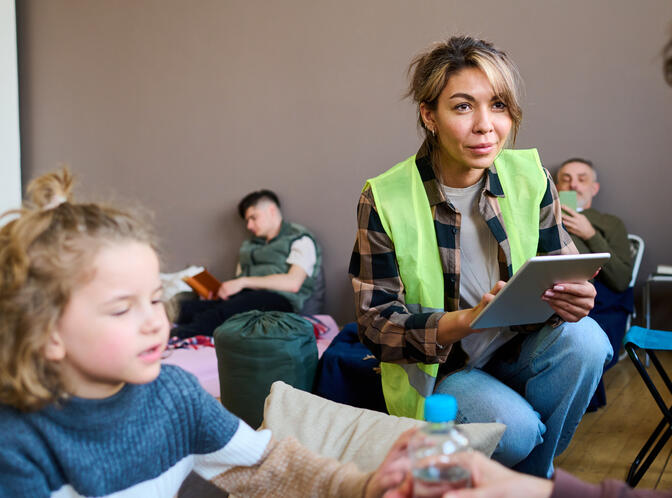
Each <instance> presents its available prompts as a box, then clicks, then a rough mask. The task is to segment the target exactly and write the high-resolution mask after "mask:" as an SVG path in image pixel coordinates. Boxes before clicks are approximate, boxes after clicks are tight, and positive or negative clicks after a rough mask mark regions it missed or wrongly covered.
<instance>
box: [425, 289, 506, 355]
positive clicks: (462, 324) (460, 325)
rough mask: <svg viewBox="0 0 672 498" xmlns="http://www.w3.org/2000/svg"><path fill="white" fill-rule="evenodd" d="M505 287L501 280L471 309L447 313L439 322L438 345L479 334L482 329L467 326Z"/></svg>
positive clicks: (445, 344)
mask: <svg viewBox="0 0 672 498" xmlns="http://www.w3.org/2000/svg"><path fill="white" fill-rule="evenodd" d="M505 285H506V282H504V281H503V280H500V281H498V282H497V283H496V284H495V286H494V287H493V288H492V289H490V292H487V293H485V294H483V297H481V301H480V302H479V303H478V304H477V305H476V306H474V307H473V308H467V309H465V310H459V311H449V312H447V313H444V315H443V316H442V317H441V319H440V320H439V331H438V338H437V339H438V343H439V344H441V345H442V346H447V345H449V344H453V343H454V342H457V341H459V340H460V339H462V338H463V337H466V336H468V335H469V334H473V333H476V332H479V331H480V330H482V329H472V328H471V327H470V326H469V324H470V323H471V322H473V321H474V319H475V318H476V317H477V316H478V314H479V313H480V312H481V311H483V308H485V307H486V306H487V305H488V303H489V302H490V301H492V300H493V299H494V298H495V296H496V295H497V293H498V292H499V291H500V290H502V288H503V287H504V286H505Z"/></svg>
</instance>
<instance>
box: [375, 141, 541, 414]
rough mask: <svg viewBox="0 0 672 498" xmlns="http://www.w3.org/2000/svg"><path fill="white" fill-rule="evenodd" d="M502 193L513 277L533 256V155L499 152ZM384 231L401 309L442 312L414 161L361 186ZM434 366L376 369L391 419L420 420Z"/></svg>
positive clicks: (432, 236) (430, 226)
mask: <svg viewBox="0 0 672 498" xmlns="http://www.w3.org/2000/svg"><path fill="white" fill-rule="evenodd" d="M495 168H496V169H497V177H498V179H499V181H500V183H501V185H502V189H503V191H504V196H503V197H498V198H497V202H498V204H499V207H500V209H501V212H502V218H503V219H504V226H505V227H506V235H507V240H508V243H509V247H510V251H511V266H512V268H513V272H514V273H515V272H516V271H517V270H518V268H520V267H521V266H522V264H523V263H524V262H525V261H527V260H528V259H529V258H531V257H532V256H535V255H536V253H537V246H538V242H539V205H540V203H541V200H542V198H543V196H544V193H545V192H546V182H547V179H546V174H545V173H544V170H543V168H542V166H541V161H540V160H539V154H538V153H537V150H536V149H528V150H502V151H501V152H500V154H499V156H497V159H495ZM367 187H370V188H371V193H372V194H373V198H374V200H375V203H376V209H377V211H378V214H379V216H380V221H381V222H382V225H383V228H384V230H385V232H386V233H387V235H388V236H389V237H390V239H391V240H392V242H393V243H394V251H395V257H396V260H397V265H398V267H399V274H400V277H401V280H402V282H403V283H404V293H405V296H404V297H405V303H406V307H407V308H408V310H409V311H410V312H411V313H428V312H434V311H444V295H443V269H442V267H441V259H440V257H439V247H438V244H437V241H436V232H435V230H434V219H433V216H432V211H431V207H430V205H429V200H428V199H427V193H426V192H425V188H424V186H423V183H422V179H421V178H420V173H419V172H418V169H417V166H416V164H415V156H412V157H409V158H408V159H406V160H405V161H403V162H401V163H399V164H397V165H396V166H394V167H392V168H391V169H389V170H387V171H386V172H385V173H382V174H381V175H379V176H377V177H375V178H372V179H370V180H368V181H367V182H366V185H365V186H364V188H365V189H366V188H367ZM438 370H439V364H438V363H435V364H424V363H412V364H396V363H385V362H382V363H381V374H382V383H383V394H384V396H385V403H386V405H387V409H388V411H389V412H390V413H391V414H392V415H397V416H403V417H412V418H417V419H422V418H423V415H424V399H425V398H426V397H427V396H429V395H430V394H432V392H433V391H434V385H435V383H436V375H437V372H438Z"/></svg>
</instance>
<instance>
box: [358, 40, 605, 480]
mask: <svg viewBox="0 0 672 498" xmlns="http://www.w3.org/2000/svg"><path fill="white" fill-rule="evenodd" d="M409 74H410V75H411V83H410V89H409V92H408V94H409V96H410V97H411V98H412V99H413V100H414V102H415V103H416V104H417V108H418V123H419V125H420V127H421V129H422V130H423V132H424V135H425V140H424V142H423V144H422V146H421V147H420V150H419V151H418V153H417V154H416V155H415V156H412V157H410V158H408V159H406V160H405V161H402V162H401V163H399V164H397V165H396V166H394V167H393V168H391V169H389V170H387V171H385V172H384V173H382V174H380V175H379V176H377V177H375V178H372V179H370V180H368V181H367V183H366V185H365V187H364V190H363V192H362V195H361V197H360V200H359V206H358V225H359V230H358V234H357V240H356V242H355V248H354V251H353V255H352V260H351V264H350V273H351V276H352V282H353V287H354V291H355V300H356V305H357V320H358V323H359V333H360V338H361V340H362V342H363V343H364V344H366V345H367V346H368V347H369V349H371V351H372V352H373V353H374V354H375V355H376V356H377V357H378V358H379V359H380V360H381V362H382V363H381V373H382V384H383V393H384V395H385V402H386V404H387V408H388V410H389V411H390V413H392V414H394V415H403V416H409V417H415V418H422V415H423V413H422V406H423V403H422V402H423V400H424V398H425V397H426V396H428V395H429V394H431V393H432V392H442V393H450V394H452V395H454V396H455V397H456V398H457V400H458V406H459V413H458V421H459V422H492V421H499V422H503V423H505V424H506V425H507V429H506V431H505V433H504V436H503V438H502V441H501V442H500V444H499V446H498V448H497V450H496V452H495V454H494V455H493V457H494V458H495V459H497V460H498V461H500V462H502V463H504V464H506V465H508V466H511V467H515V468H517V469H519V470H521V471H524V472H528V473H531V474H535V475H539V476H544V477H548V476H550V475H551V473H552V471H553V464H552V462H553V457H554V456H555V455H556V454H558V453H560V452H561V451H562V450H564V449H565V448H566V446H567V444H568V443H569V441H570V439H571V438H572V435H573V434H574V430H575V429H576V426H577V424H578V423H579V420H580V419H581V416H582V415H583V413H584V411H585V408H586V406H587V405H588V402H589V400H590V397H591V396H592V394H593V392H594V390H595V386H596V385H597V382H598V381H599V378H600V376H601V374H602V368H603V366H604V363H605V361H606V360H608V359H609V358H611V356H612V354H613V352H612V349H611V346H610V344H609V341H608V340H607V338H606V335H605V334H604V333H603V332H602V330H601V329H600V328H599V326H598V325H597V324H596V323H595V322H594V321H593V320H592V319H590V318H588V317H587V315H588V312H589V311H590V309H591V308H592V307H593V301H594V296H595V289H594V288H593V286H592V284H591V283H590V282H588V281H583V282H571V283H570V282H567V283H562V284H557V285H555V286H554V287H553V288H552V289H548V290H547V291H546V292H545V293H544V295H543V297H542V299H544V300H545V301H547V302H548V303H549V305H550V306H551V307H552V308H553V309H554V311H555V312H556V313H555V315H554V316H553V317H552V318H551V319H550V320H549V321H547V322H546V323H543V324H533V325H529V326H524V327H502V328H494V329H485V330H474V329H471V328H470V327H469V324H470V323H471V322H472V320H473V319H474V318H475V317H476V315H477V314H478V313H479V311H480V310H481V309H482V308H483V307H484V306H485V305H486V304H487V302H489V301H490V300H491V299H492V298H493V297H494V294H496V293H497V292H498V291H499V289H501V288H502V286H503V285H504V282H503V281H506V280H508V279H509V278H510V277H511V275H512V274H513V273H514V272H515V271H516V270H517V269H518V268H519V267H520V266H521V265H522V264H523V263H524V262H525V261H526V260H527V259H529V258H530V257H531V256H535V255H537V254H571V253H576V252H577V251H576V248H575V247H574V244H573V243H572V240H571V238H570V236H569V234H568V233H567V232H566V231H565V229H564V228H563V226H562V222H561V211H560V202H559V200H558V194H557V191H556V189H555V187H554V185H553V181H552V180H551V177H550V175H549V173H548V171H546V170H545V169H544V168H543V167H542V166H541V162H540V160H539V156H538V154H537V151H536V150H535V149H530V150H509V149H505V148H504V146H505V144H507V143H509V142H513V141H514V140H515V137H516V134H517V131H518V128H519V126H520V122H521V116H522V111H521V107H520V86H521V83H520V77H519V75H518V72H517V69H516V67H515V65H514V64H513V63H512V62H511V61H510V60H509V58H508V57H507V56H506V54H504V53H503V52H501V51H499V50H497V49H496V48H495V47H493V45H491V44H490V43H487V42H484V41H482V40H476V39H473V38H470V37H465V36H462V37H453V38H451V39H449V40H447V41H446V42H443V43H438V44H436V45H435V46H433V47H432V48H430V49H429V50H428V51H427V52H425V53H423V54H421V55H419V56H418V57H417V58H416V59H415V60H414V61H413V62H412V63H411V66H410V69H409Z"/></svg>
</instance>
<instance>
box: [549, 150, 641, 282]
mask: <svg viewBox="0 0 672 498" xmlns="http://www.w3.org/2000/svg"><path fill="white" fill-rule="evenodd" d="M556 185H557V187H558V190H559V191H565V190H574V191H576V201H577V209H576V211H575V210H573V209H572V208H570V207H568V206H563V213H562V222H563V224H564V225H565V228H567V231H568V232H569V233H570V235H571V236H572V240H573V241H574V244H576V248H577V249H578V250H579V252H581V253H589V252H608V253H611V259H610V260H609V262H608V263H607V264H605V265H604V267H603V268H602V271H600V273H599V275H598V276H597V279H596V280H597V281H598V282H601V283H602V284H604V285H606V286H607V287H608V288H609V289H611V290H612V291H614V292H623V291H625V290H626V289H627V288H628V286H629V284H630V278H631V276H632V258H631V255H630V242H629V241H628V232H627V231H626V229H625V225H624V224H623V222H622V221H621V220H620V219H619V218H617V217H616V216H613V215H611V214H605V213H601V212H599V211H597V210H595V209H593V207H592V204H593V197H595V196H596V195H597V193H598V192H599V191H600V184H599V183H598V181H597V172H596V171H595V168H594V166H593V163H592V162H591V161H589V160H587V159H580V158H573V159H568V160H567V161H565V162H564V163H562V166H560V169H559V170H558V172H557V174H556ZM598 292H599V291H598Z"/></svg>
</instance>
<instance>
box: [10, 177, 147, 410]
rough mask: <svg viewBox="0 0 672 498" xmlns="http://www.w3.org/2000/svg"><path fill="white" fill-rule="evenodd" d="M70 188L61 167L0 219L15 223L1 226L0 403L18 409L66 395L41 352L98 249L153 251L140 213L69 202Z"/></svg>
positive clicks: (38, 181) (54, 365) (39, 181)
mask: <svg viewBox="0 0 672 498" xmlns="http://www.w3.org/2000/svg"><path fill="white" fill-rule="evenodd" d="M72 186H73V177H72V175H71V174H70V171H69V170H68V169H67V168H62V169H61V170H59V171H57V172H54V173H48V174H45V175H43V176H41V177H39V178H37V179H35V180H33V181H32V182H31V183H30V184H29V185H28V188H27V194H28V200H26V201H25V202H24V203H23V205H22V207H21V208H20V209H17V210H13V211H9V212H7V213H5V214H4V215H2V216H3V217H4V216H8V215H14V216H16V218H14V219H12V220H11V221H9V222H7V223H6V224H5V225H4V226H2V227H1V228H0V344H2V348H0V403H4V404H7V405H11V406H13V407H15V408H17V409H19V410H23V411H30V410H36V409H39V408H41V407H42V406H44V405H46V404H48V403H51V402H53V401H56V400H58V399H59V398H61V397H62V396H64V395H65V392H64V390H63V385H62V382H61V378H60V373H59V368H58V363H56V362H52V361H48V360H47V359H46V358H45V347H46V344H47V342H48V340H49V336H50V333H51V332H52V331H53V330H54V327H55V326H56V323H57V321H58V320H59V318H60V317H61V315H62V313H63V310H64V309H65V306H66V304H67V303H68V301H69V299H70V295H71V293H72V291H73V289H74V287H75V286H76V285H78V284H80V283H81V282H82V281H83V279H86V278H90V275H91V271H90V270H91V264H92V261H93V259H94V257H95V255H96V253H97V251H98V249H99V248H100V247H101V246H103V245H104V244H107V243H111V242H121V241H127V240H130V241H138V242H142V243H147V244H149V245H150V246H151V247H155V244H154V236H153V234H152V231H151V229H150V224H149V223H148V222H146V221H145V220H144V219H145V218H146V214H144V213H143V215H142V216H140V215H138V214H136V213H131V212H129V211H123V210H120V209H117V208H115V207H111V206H104V205H100V204H91V203H89V204H85V203H82V204H78V203H74V202H73V201H72V193H71V190H72Z"/></svg>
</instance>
